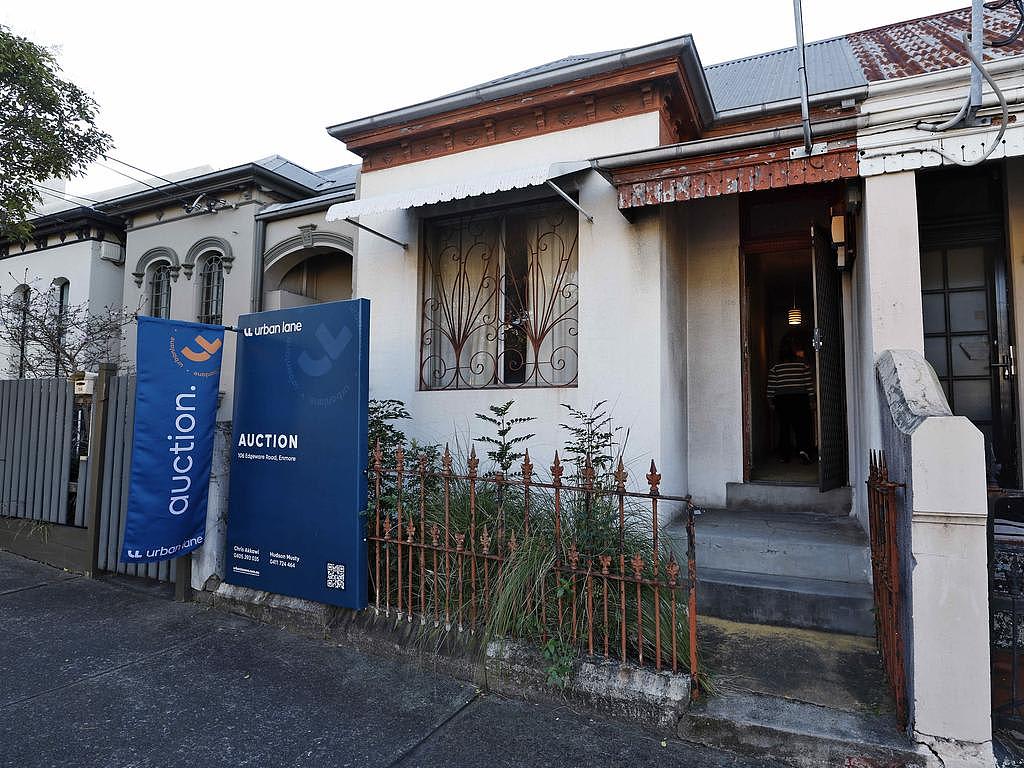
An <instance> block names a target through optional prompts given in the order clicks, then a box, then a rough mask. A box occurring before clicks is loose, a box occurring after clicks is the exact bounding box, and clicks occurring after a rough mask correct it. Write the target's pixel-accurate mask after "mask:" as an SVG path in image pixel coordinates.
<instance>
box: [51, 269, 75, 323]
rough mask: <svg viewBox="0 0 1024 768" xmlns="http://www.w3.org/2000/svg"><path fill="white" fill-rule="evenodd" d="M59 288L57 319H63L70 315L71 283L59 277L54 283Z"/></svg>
mask: <svg viewBox="0 0 1024 768" xmlns="http://www.w3.org/2000/svg"><path fill="white" fill-rule="evenodd" d="M53 284H54V286H55V287H56V288H57V317H58V318H61V319H63V318H64V316H65V315H67V313H68V300H69V298H70V296H71V283H69V282H68V281H67V279H66V278H63V277H58V278H57V279H56V280H54V281H53Z"/></svg>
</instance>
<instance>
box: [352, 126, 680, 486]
mask: <svg viewBox="0 0 1024 768" xmlns="http://www.w3.org/2000/svg"><path fill="white" fill-rule="evenodd" d="M658 132H659V129H658V118H657V115H656V114H654V113H651V114H648V115H639V116H635V117H630V118H623V119H622V120H615V121H609V122H606V123H600V124H597V125H591V126H585V127H581V128H577V129H572V130H566V131H560V132H557V133H554V134H549V135H546V136H539V137H534V138H530V139H524V140H522V141H517V142H510V143H507V144H502V145H499V146H491V147H485V148H481V149H479V150H474V151H470V152H462V153H459V154H456V155H452V156H448V157H442V158H437V159H434V160H428V161H423V162H419V163H412V164H408V165H403V166H400V167H398V168H394V169H387V170H381V171H374V172H370V173H364V174H363V175H362V176H361V180H360V185H361V189H360V196H361V197H364V198H365V197H371V196H374V195H381V194H387V193H391V192H396V191H400V190H403V189H411V188H416V187H423V186H428V185H432V184H439V183H444V182H449V181H455V180H460V179H466V178H474V177H477V176H483V175H489V174H492V173H496V172H499V171H502V170H510V169H516V168H522V167H525V166H532V165H537V164H541V163H548V162H552V163H553V162H562V161H569V160H580V159H586V158H588V157H594V156H598V155H601V154H609V153H613V152H621V151H627V150H632V149H638V148H641V147H646V146H652V145H654V144H657V143H658ZM496 197H497V200H496V201H495V202H496V203H497V204H501V202H502V201H503V200H504V199H507V198H502V197H501V196H496ZM579 203H580V205H581V206H582V207H583V208H584V209H585V210H587V211H588V212H589V213H590V214H591V215H592V216H593V217H594V222H593V223H590V222H588V221H587V220H586V219H585V218H583V217H580V219H579V310H578V311H579V315H578V317H579V331H580V332H579V339H578V349H579V377H578V379H579V383H578V386H577V387H575V388H532V389H531V388H522V389H499V390H475V391H471V390H460V391H421V390H419V388H418V384H419V361H420V349H419V328H420V312H419V305H420V294H419V288H420V286H419V279H420V278H419V253H420V245H419V219H418V217H417V215H416V214H415V213H411V212H405V211H401V212H395V213H390V214H381V215H375V216H364V217H363V218H362V219H361V223H363V224H365V225H367V226H370V227H373V228H374V229H376V230H378V231H381V232H384V233H387V234H388V235H390V236H392V237H395V238H397V239H400V240H406V241H408V242H409V248H408V250H407V251H403V250H402V249H401V248H400V247H398V246H395V245H393V244H391V243H389V242H387V241H385V240H382V239H380V238H377V237H374V236H372V235H369V234H367V233H365V232H360V233H359V237H358V241H357V249H356V262H355V294H356V295H357V296H360V297H365V298H369V299H370V301H371V310H370V314H371V335H370V338H371V348H370V361H371V362H370V393H371V397H374V398H380V399H383V398H396V399H399V400H402V401H404V402H405V403H406V404H407V406H408V407H409V410H410V411H411V412H412V414H413V417H414V421H413V422H411V423H410V424H408V425H404V426H408V433H409V435H410V437H415V438H417V439H419V440H421V441H427V442H445V441H450V440H453V439H455V438H457V439H458V440H459V441H460V447H461V448H462V449H463V450H467V447H466V446H467V441H468V439H469V438H472V437H476V436H478V435H479V434H480V433H481V425H480V423H479V422H477V421H476V420H475V419H474V418H473V414H474V413H476V412H480V411H485V410H486V408H487V406H488V405H490V404H497V403H503V402H505V401H506V400H509V399H514V400H515V401H516V403H517V411H518V413H520V414H522V415H531V416H535V417H537V421H535V422H533V423H531V424H530V425H528V429H529V430H530V431H532V432H535V433H536V434H537V437H536V438H535V439H534V440H532V441H531V446H532V447H533V449H532V458H533V460H534V464H535V465H536V466H537V467H538V470H541V468H544V470H545V471H546V467H547V465H548V463H549V462H550V460H551V456H552V453H553V451H554V449H555V448H557V447H559V446H560V445H562V444H563V443H564V441H565V434H564V431H563V430H561V429H560V428H559V426H558V425H559V424H560V423H561V422H563V421H565V420H566V416H567V414H566V410H565V408H564V407H563V405H564V404H568V405H572V406H574V407H581V408H589V407H590V406H591V405H593V404H594V403H596V402H597V401H599V400H607V401H608V407H609V408H610V409H611V412H612V414H613V416H614V418H615V421H616V423H617V424H620V425H622V426H623V427H626V428H628V429H629V430H630V432H629V444H628V447H627V450H626V455H627V457H628V458H630V459H631V462H630V464H631V466H630V470H631V473H632V474H633V476H634V477H642V475H643V474H644V473H646V471H647V468H648V466H649V464H650V460H651V458H655V459H657V460H658V463H659V465H660V466H662V467H664V466H666V465H665V461H669V462H673V461H675V462H676V463H675V466H676V469H674V470H673V472H675V474H676V475H677V476H675V477H673V476H670V475H669V473H668V472H663V474H664V475H665V478H664V481H663V486H662V490H663V491H664V492H665V493H676V492H682V491H684V490H685V488H684V487H683V486H684V485H685V478H684V477H680V476H679V475H681V474H682V468H681V464H680V462H679V461H678V456H679V451H678V450H675V451H674V454H675V456H674V457H673V458H666V457H664V456H659V455H658V454H659V452H661V451H667V450H670V449H672V448H673V445H672V443H673V441H668V443H666V442H665V441H664V440H663V439H662V435H663V431H664V429H665V422H666V419H665V414H666V412H665V411H663V406H664V405H665V399H666V398H665V394H664V392H663V387H664V379H663V372H664V366H665V361H664V357H663V356H664V353H665V350H666V340H665V339H663V337H662V333H661V321H662V317H663V312H664V311H665V309H664V307H665V304H664V301H665V299H664V295H663V292H664V291H665V290H667V288H668V287H669V286H668V285H667V283H666V280H665V279H664V275H663V273H664V270H665V260H666V258H667V257H666V252H665V236H664V225H663V221H662V217H661V214H659V213H658V212H656V211H652V212H650V213H645V214H643V215H641V216H640V217H639V218H637V220H636V221H635V222H634V223H630V222H629V221H627V220H626V219H625V218H624V217H623V216H622V214H621V213H619V210H618V206H617V200H616V193H615V190H614V188H613V187H612V186H611V185H609V184H608V183H607V182H606V181H605V180H604V179H603V178H601V177H600V176H599V175H598V174H597V173H595V172H589V173H587V174H586V175H585V176H584V178H583V179H582V181H581V182H580V187H579ZM469 204H470V205H471V204H472V203H469ZM446 210H452V207H451V206H448V207H447V208H446ZM434 215H436V214H434ZM670 417H671V418H670V421H671V422H675V420H676V419H677V418H678V410H675V411H673V412H672V413H671V414H670ZM671 428H674V427H673V426H672V424H670V429H671ZM675 442H676V443H677V444H681V440H677V441H675ZM680 447H681V446H680ZM453 448H454V446H453ZM486 463H487V462H486V461H484V463H483V464H484V466H486Z"/></svg>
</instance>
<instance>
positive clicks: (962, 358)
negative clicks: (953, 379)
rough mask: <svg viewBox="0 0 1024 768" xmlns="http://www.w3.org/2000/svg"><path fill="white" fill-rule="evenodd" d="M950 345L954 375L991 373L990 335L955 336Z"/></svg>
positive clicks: (984, 374)
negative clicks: (989, 357)
mask: <svg viewBox="0 0 1024 768" xmlns="http://www.w3.org/2000/svg"><path fill="white" fill-rule="evenodd" d="M950 347H951V348H952V351H953V375H954V376H988V375H989V367H988V336H954V337H953V338H952V339H950Z"/></svg>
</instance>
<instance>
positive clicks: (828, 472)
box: [811, 226, 848, 491]
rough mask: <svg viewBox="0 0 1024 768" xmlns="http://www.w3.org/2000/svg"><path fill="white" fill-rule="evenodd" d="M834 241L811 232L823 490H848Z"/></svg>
mask: <svg viewBox="0 0 1024 768" xmlns="http://www.w3.org/2000/svg"><path fill="white" fill-rule="evenodd" d="M831 242H832V241H831V240H830V239H829V236H828V235H827V234H826V233H825V231H824V230H823V229H822V228H821V227H818V226H813V227H811V252H812V255H813V260H812V263H813V264H814V351H815V353H816V359H817V365H816V366H815V370H816V373H817V384H818V387H817V389H818V488H819V490H821V491H830V490H832V489H833V488H839V487H840V486H843V485H846V481H847V475H848V472H847V466H846V462H847V453H846V376H845V365H846V362H845V357H844V354H843V311H842V306H843V304H842V292H841V291H840V285H839V272H838V270H837V269H836V260H835V256H833V254H832V246H831Z"/></svg>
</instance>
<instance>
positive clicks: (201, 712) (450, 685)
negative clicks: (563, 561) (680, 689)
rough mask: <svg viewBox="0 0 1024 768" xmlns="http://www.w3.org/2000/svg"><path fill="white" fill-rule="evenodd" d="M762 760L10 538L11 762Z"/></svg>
mask: <svg viewBox="0 0 1024 768" xmlns="http://www.w3.org/2000/svg"><path fill="white" fill-rule="evenodd" d="M617 765H628V766H631V767H635V766H648V765H650V766H666V767H670V768H671V767H675V766H679V767H682V766H700V767H701V768H719V767H724V766H749V767H750V768H768V767H769V766H772V765H773V763H771V762H768V761H758V760H751V759H750V758H738V757H735V756H733V755H731V754H729V753H725V752H718V751H715V750H711V749H707V748H704V747H697V746H691V745H687V744H685V743H683V742H680V741H677V740H673V739H668V740H665V739H664V738H663V737H662V736H661V735H659V734H656V733H653V732H648V731H645V730H643V729H642V728H641V727H639V726H636V725H628V724H623V723H618V722H615V721H609V720H605V719H602V718H599V717H597V716H591V715H590V714H588V713H583V712H579V711H574V709H573V708H571V707H570V706H568V705H566V706H556V705H537V704H528V703H524V702H519V701H514V700H509V699H505V698H501V697H498V696H494V695H491V694H485V693H482V692H480V691H478V690H477V689H476V688H474V687H473V686H472V685H469V684H467V683H463V682H459V681H456V680H453V679H451V678H448V677H444V676H438V675H433V674H431V673H429V672H425V671H423V670H422V669H419V668H417V667H414V666H412V665H408V664H405V663H402V662H398V661H394V660H391V659H377V658H374V657H372V656H367V655H365V654H362V653H358V652H356V651H354V650H353V649H350V648H346V647H339V646H337V645H333V644H330V643H326V642H320V641H316V640H311V639H309V638H306V637H299V636H296V635H292V634H290V633H288V632H286V631H284V630H279V629H276V628H274V627H270V626H266V625H262V624H257V623H255V622H252V621H250V620H248V619H245V618H241V617H238V616H232V615H228V614H224V613H221V612H219V611H215V610H211V609H208V608H203V607H201V606H198V605H195V604H178V603H175V602H173V600H171V598H170V592H169V590H168V589H167V588H166V586H163V587H158V588H154V587H147V586H144V585H140V584H137V583H129V582H126V581H123V580H107V581H90V580H88V579H85V578H82V577H77V576H73V575H71V574H67V573H64V572H62V571H58V570H55V569H52V568H49V567H47V566H44V565H40V564H39V563H35V562H33V561H30V560H25V559H23V558H20V557H17V556H15V555H11V554H9V553H6V552H0V766H17V767H18V768H35V767H36V766H83V767H84V766H203V768H216V767H217V766H233V767H234V766H353V767H359V768H361V767H362V766H453V767H454V766H467V767H470V766H480V767H481V768H484V767H486V768H499V767H500V766H524V767H525V766H617Z"/></svg>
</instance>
